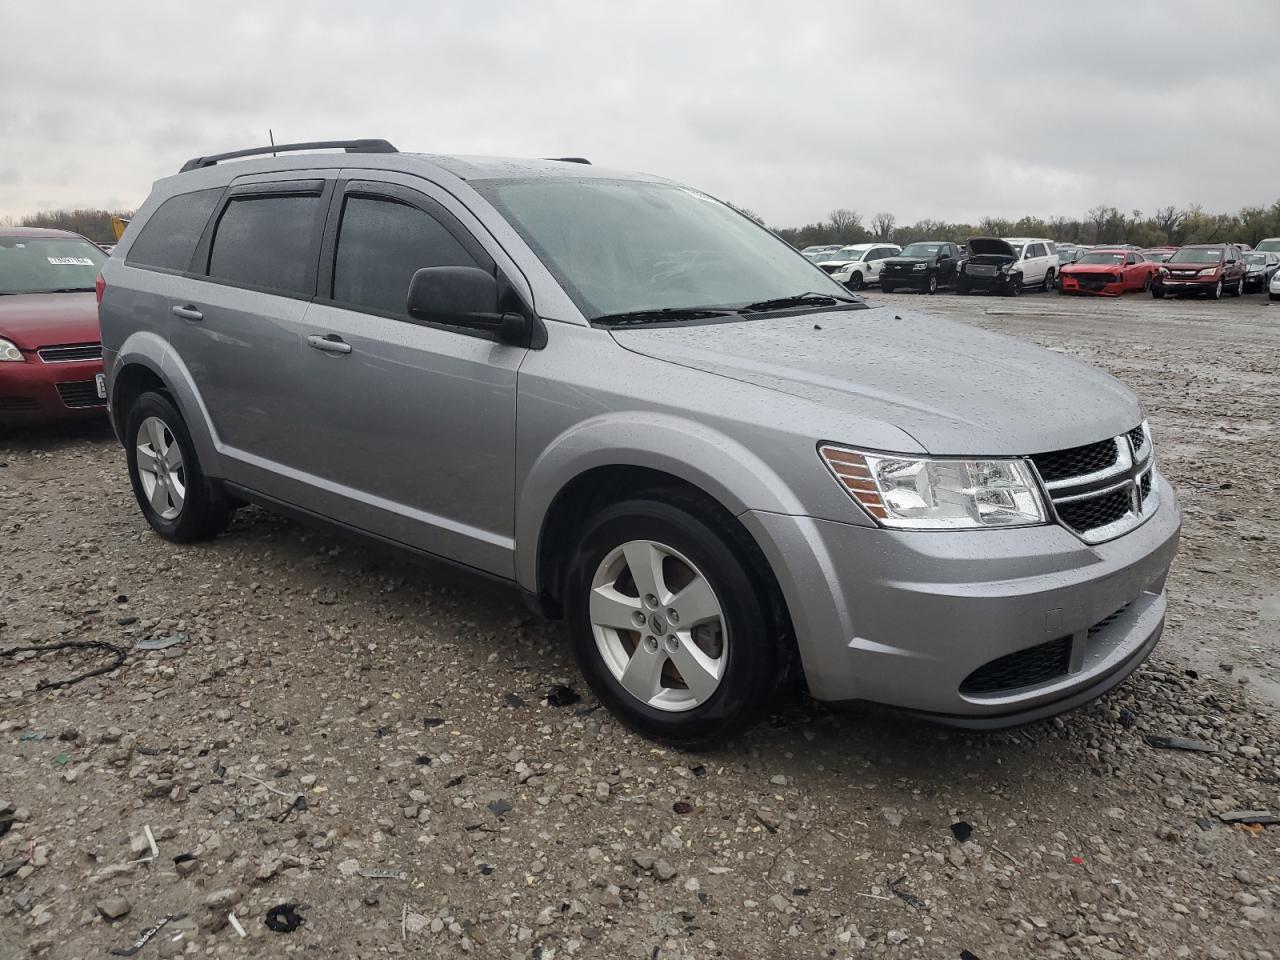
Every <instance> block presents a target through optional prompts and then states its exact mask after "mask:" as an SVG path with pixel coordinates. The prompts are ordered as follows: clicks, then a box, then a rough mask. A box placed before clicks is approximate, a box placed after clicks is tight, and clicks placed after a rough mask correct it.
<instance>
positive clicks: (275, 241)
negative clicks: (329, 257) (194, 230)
mask: <svg viewBox="0 0 1280 960" xmlns="http://www.w3.org/2000/svg"><path fill="white" fill-rule="evenodd" d="M323 222H324V202H323V200H322V199H321V198H320V196H319V195H314V196H309V195H302V196H269V195H268V196H254V195H247V196H244V197H238V198H234V199H232V201H231V203H230V204H228V205H227V209H226V210H225V211H223V214H222V218H221V219H220V220H219V221H218V226H217V228H216V230H215V231H214V234H213V246H212V248H211V250H210V252H209V276H210V277H213V278H215V279H218V280H226V281H227V282H229V283H238V284H244V285H246V286H251V287H259V288H261V289H264V290H269V291H271V292H272V293H279V294H282V295H284V296H290V297H306V298H308V299H310V298H311V297H313V296H315V266H316V264H315V257H316V240H317V237H318V235H319V232H320V228H321V226H322V225H323Z"/></svg>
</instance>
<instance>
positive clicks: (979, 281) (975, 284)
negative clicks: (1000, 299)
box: [956, 273, 1022, 291]
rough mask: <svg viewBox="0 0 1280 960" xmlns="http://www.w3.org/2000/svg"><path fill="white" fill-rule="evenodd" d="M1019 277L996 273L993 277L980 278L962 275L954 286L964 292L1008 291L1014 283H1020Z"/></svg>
mask: <svg viewBox="0 0 1280 960" xmlns="http://www.w3.org/2000/svg"><path fill="white" fill-rule="evenodd" d="M1021 279H1022V278H1021V277H1020V276H1018V275H1016V274H1008V273H997V274H996V275H995V276H981V275H974V274H971V273H962V274H961V275H960V276H959V277H957V278H956V285H957V286H959V287H963V288H965V289H966V290H979V291H982V290H995V291H1004V290H1008V289H1009V287H1010V286H1012V285H1013V284H1014V283H1020V282H1021Z"/></svg>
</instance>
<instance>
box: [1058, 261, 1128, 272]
mask: <svg viewBox="0 0 1280 960" xmlns="http://www.w3.org/2000/svg"><path fill="white" fill-rule="evenodd" d="M1123 266H1124V264H1123V263H1066V264H1063V266H1062V272H1063V273H1117V272H1119V270H1120V269H1121V268H1122V267H1123Z"/></svg>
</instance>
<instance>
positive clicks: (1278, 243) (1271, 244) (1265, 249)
mask: <svg viewBox="0 0 1280 960" xmlns="http://www.w3.org/2000/svg"><path fill="white" fill-rule="evenodd" d="M1253 249H1254V250H1256V251H1258V253H1280V238H1277V237H1272V238H1271V239H1270V240H1263V241H1262V242H1261V243H1260V244H1258V245H1257V246H1256V247H1254V248H1253Z"/></svg>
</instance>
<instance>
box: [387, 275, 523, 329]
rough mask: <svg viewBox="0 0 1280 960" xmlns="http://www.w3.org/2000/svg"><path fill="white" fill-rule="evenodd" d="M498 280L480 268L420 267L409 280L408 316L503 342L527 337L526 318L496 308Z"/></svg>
mask: <svg viewBox="0 0 1280 960" xmlns="http://www.w3.org/2000/svg"><path fill="white" fill-rule="evenodd" d="M498 299H499V295H498V281H497V280H496V279H495V278H494V276H493V274H491V273H488V272H487V271H484V270H481V269H480V268H479V267H423V268H422V269H421V270H417V271H415V272H414V274H413V279H412V280H410V281H409V294H408V297H407V300H406V306H407V309H408V311H409V316H411V317H413V318H415V319H417V320H424V321H426V322H427V323H443V324H447V325H449V326H453V327H465V328H467V329H469V330H484V331H487V332H490V333H493V334H496V335H497V337H498V339H499V340H501V341H502V342H503V343H515V344H519V343H523V344H527V343H528V340H529V321H528V319H527V318H525V317H524V316H522V315H521V314H518V313H504V312H501V311H500V310H499V309H498Z"/></svg>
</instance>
